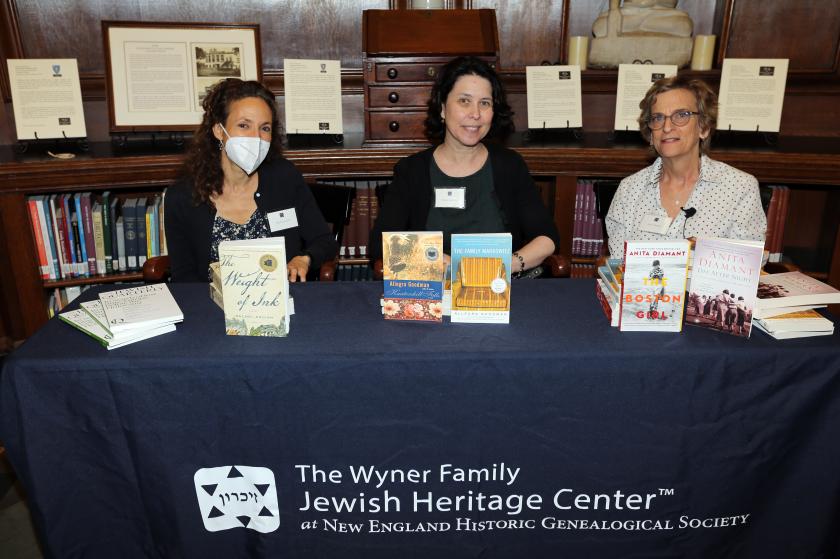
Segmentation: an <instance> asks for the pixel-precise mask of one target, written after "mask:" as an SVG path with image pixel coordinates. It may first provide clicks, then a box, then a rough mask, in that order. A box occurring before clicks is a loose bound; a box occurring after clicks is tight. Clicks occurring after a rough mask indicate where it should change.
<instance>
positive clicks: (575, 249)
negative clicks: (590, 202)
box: [572, 180, 583, 256]
mask: <svg viewBox="0 0 840 559" xmlns="http://www.w3.org/2000/svg"><path fill="white" fill-rule="evenodd" d="M582 206H583V180H578V181H577V183H575V218H574V224H573V226H572V230H573V231H572V256H580V254H581V250H580V244H581V230H582V228H583V211H582Z"/></svg>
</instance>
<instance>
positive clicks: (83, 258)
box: [73, 193, 91, 277]
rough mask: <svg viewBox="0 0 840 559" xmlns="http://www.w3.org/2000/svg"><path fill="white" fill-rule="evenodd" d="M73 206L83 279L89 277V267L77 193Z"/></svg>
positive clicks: (82, 212) (82, 216) (74, 196)
mask: <svg viewBox="0 0 840 559" xmlns="http://www.w3.org/2000/svg"><path fill="white" fill-rule="evenodd" d="M73 206H74V207H75V208H76V215H75V219H76V222H77V224H78V231H77V239H78V242H79V248H78V250H77V252H80V253H81V258H80V259H79V261H80V262H81V263H82V265H81V266H80V268H81V269H80V271H81V274H82V275H83V276H85V277H90V275H91V273H90V267H89V265H88V249H87V247H88V243H87V237H86V236H85V214H84V211H83V209H82V194H80V193H77V194H74V195H73Z"/></svg>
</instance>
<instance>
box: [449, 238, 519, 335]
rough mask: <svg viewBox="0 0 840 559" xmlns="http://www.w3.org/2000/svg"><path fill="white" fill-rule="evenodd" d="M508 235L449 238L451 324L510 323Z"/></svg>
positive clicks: (510, 254)
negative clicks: (450, 251) (450, 244)
mask: <svg viewBox="0 0 840 559" xmlns="http://www.w3.org/2000/svg"><path fill="white" fill-rule="evenodd" d="M512 250H513V249H512V240H511V235H510V233H483V234H455V235H452V254H451V265H452V322H475V323H500V324H508V323H509V322H510V287H511V285H510V279H511V275H510V261H511V256H512V254H513V253H512Z"/></svg>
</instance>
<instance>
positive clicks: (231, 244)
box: [219, 237, 289, 337]
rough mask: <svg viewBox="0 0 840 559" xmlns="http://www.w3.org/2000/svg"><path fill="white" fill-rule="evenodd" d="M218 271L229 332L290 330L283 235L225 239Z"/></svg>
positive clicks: (260, 333)
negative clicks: (234, 239)
mask: <svg viewBox="0 0 840 559" xmlns="http://www.w3.org/2000/svg"><path fill="white" fill-rule="evenodd" d="M219 271H220V273H221V283H222V299H223V303H224V309H225V332H226V333H227V334H228V335H229V336H275V337H279V336H286V335H287V334H288V333H289V308H288V299H289V276H288V274H287V272H286V244H285V240H284V238H283V237H269V238H266V239H249V240H242V241H222V242H221V243H219Z"/></svg>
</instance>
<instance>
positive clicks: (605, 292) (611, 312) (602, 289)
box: [595, 278, 618, 328]
mask: <svg viewBox="0 0 840 559" xmlns="http://www.w3.org/2000/svg"><path fill="white" fill-rule="evenodd" d="M595 296H596V297H597V298H598V302H599V303H601V310H603V311H604V315H605V316H606V317H607V320H608V321H609V323H610V326H612V327H613V328H615V327H617V326H618V312H617V311H616V309H617V308H618V298H617V297H616V298H614V299H613V298H612V295H611V292H610V288H609V287H607V285H606V282H605V281H604V280H602V279H601V278H596V279H595Z"/></svg>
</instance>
